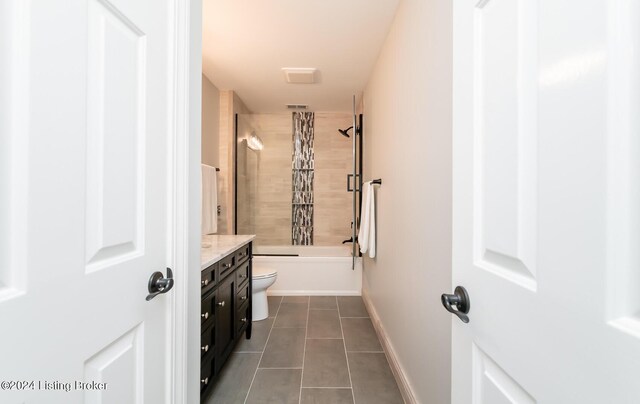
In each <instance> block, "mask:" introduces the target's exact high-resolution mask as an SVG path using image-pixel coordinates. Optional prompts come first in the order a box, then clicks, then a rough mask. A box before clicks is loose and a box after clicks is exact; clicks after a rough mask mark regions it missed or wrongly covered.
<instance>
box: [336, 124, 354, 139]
mask: <svg viewBox="0 0 640 404" xmlns="http://www.w3.org/2000/svg"><path fill="white" fill-rule="evenodd" d="M351 129H353V126H349V127H348V128H347V129H338V132H340V134H341V135H342V136H344V137H349V131H350V130H351Z"/></svg>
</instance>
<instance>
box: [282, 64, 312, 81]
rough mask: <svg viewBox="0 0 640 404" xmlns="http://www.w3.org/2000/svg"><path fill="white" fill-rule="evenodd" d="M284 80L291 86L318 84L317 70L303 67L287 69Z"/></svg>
mask: <svg viewBox="0 0 640 404" xmlns="http://www.w3.org/2000/svg"><path fill="white" fill-rule="evenodd" d="M282 72H283V73H284V79H285V81H286V82H287V83H289V84H313V83H315V82H316V69H315V68H311V67H310V68H306V67H305V68H303V67H285V68H283V69H282Z"/></svg>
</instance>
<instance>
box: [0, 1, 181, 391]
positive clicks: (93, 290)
mask: <svg viewBox="0 0 640 404" xmlns="http://www.w3.org/2000/svg"><path fill="white" fill-rule="evenodd" d="M170 3H171V2H170V1H158V0H136V1H130V0H55V1H52V0H31V1H23V0H7V1H2V2H0V64H1V69H2V71H1V72H0V88H1V89H2V90H1V91H0V93H1V94H0V109H1V110H2V111H1V112H0V114H2V115H1V117H2V119H1V125H2V128H1V130H0V136H1V137H2V139H1V140H2V146H1V147H0V155H1V156H0V157H1V158H0V161H2V164H1V165H0V170H1V171H0V178H1V179H2V182H1V183H0V187H1V189H0V191H1V192H0V195H2V197H1V198H0V200H1V202H0V205H1V207H2V209H1V211H2V212H1V214H2V216H0V220H2V222H1V224H2V225H1V226H0V252H1V254H0V259H1V261H2V262H1V265H0V324H2V332H0V358H1V359H0V362H1V365H0V379H1V380H2V381H4V382H20V384H16V383H13V384H12V385H8V384H3V387H2V390H0V402H2V403H76V402H86V403H143V402H145V403H163V402H166V401H167V397H168V394H169V392H170V390H169V389H170V383H169V382H168V380H169V379H168V378H169V376H170V372H169V369H170V359H171V358H170V357H171V355H170V346H169V343H170V341H169V338H168V337H167V335H168V325H169V315H168V313H169V312H170V310H169V299H170V296H171V293H170V294H168V295H159V296H158V297H156V298H155V299H153V300H151V301H145V297H146V296H147V294H148V290H147V282H148V280H149V278H150V276H151V274H152V273H153V272H154V271H162V272H163V273H164V274H165V275H166V272H165V268H166V263H167V262H168V253H167V244H168V241H170V238H169V237H170V236H169V234H170V233H168V231H167V222H168V221H167V199H168V198H167V193H168V188H167V186H168V180H167V179H168V173H167V168H166V167H167V166H166V164H165V162H166V159H167V144H168V139H169V138H168V134H169V131H170V129H171V128H170V122H169V121H170V118H169V117H170V113H169V108H170V106H171V99H170V97H171V88H170V87H171V86H170V83H171V80H170V75H169V74H170V71H169V69H168V66H170V65H171V63H170V62H171V60H172V59H171V53H170V50H171V46H170V44H171V40H172V32H171V31H172V28H171V26H170V23H171V19H170V11H171V9H170ZM31 381H34V382H35V383H33V384H32V383H30V382H31ZM24 382H27V383H26V384H25V383H24ZM76 382H85V383H86V382H89V383H90V382H97V383H106V386H104V385H103V386H102V387H100V386H99V385H93V388H91V389H89V390H87V389H82V388H81V387H82V386H81V385H79V384H77V383H76ZM66 390H69V391H66Z"/></svg>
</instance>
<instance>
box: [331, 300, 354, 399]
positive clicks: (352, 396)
mask: <svg viewBox="0 0 640 404" xmlns="http://www.w3.org/2000/svg"><path fill="white" fill-rule="evenodd" d="M336 305H337V306H338V318H339V319H340V332H341V333H342V345H344V358H345V359H346V360H347V373H349V386H351V398H353V404H356V394H355V393H354V392H353V381H352V380H351V367H350V366H349V355H348V354H347V342H346V341H345V340H344V330H343V329H342V317H341V316H340V305H339V304H338V297H337V296H336Z"/></svg>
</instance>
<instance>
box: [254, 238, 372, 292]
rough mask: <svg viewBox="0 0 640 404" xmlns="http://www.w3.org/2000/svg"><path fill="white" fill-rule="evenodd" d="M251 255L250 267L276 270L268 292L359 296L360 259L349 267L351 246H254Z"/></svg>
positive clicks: (360, 290)
mask: <svg viewBox="0 0 640 404" xmlns="http://www.w3.org/2000/svg"><path fill="white" fill-rule="evenodd" d="M253 254H254V257H253V265H254V267H266V268H273V269H275V270H276V271H278V277H277V279H276V282H275V283H274V284H273V285H272V286H271V287H270V288H269V289H268V290H267V294H269V295H273V296H295V295H314V296H333V295H336V296H359V295H361V292H362V259H361V258H356V266H355V269H354V270H352V269H351V260H352V258H351V246H337V247H325V246H256V247H254V249H253ZM261 254H269V256H262V255H261Z"/></svg>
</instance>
